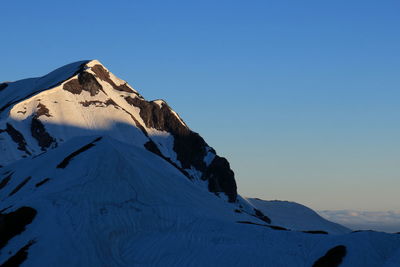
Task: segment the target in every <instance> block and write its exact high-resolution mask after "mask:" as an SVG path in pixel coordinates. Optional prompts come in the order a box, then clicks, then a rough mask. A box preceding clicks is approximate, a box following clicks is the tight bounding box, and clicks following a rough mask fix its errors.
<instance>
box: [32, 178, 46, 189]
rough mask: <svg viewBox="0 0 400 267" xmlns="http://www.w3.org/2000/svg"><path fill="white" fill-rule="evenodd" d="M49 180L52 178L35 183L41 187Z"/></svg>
mask: <svg viewBox="0 0 400 267" xmlns="http://www.w3.org/2000/svg"><path fill="white" fill-rule="evenodd" d="M48 181H50V178H45V179H43V180H42V181H40V182H38V183H37V184H35V187H40V186H42V185H44V184H45V183H47V182H48Z"/></svg>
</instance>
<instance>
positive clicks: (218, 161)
mask: <svg viewBox="0 0 400 267" xmlns="http://www.w3.org/2000/svg"><path fill="white" fill-rule="evenodd" d="M125 100H126V101H127V102H128V103H129V104H131V105H133V106H135V107H138V108H140V117H141V118H142V120H143V121H144V123H145V125H146V127H147V128H154V129H157V130H159V131H165V132H169V133H171V134H172V135H173V137H174V151H175V152H176V155H177V159H178V160H179V162H180V163H181V164H182V168H183V169H190V168H191V167H192V166H193V167H194V168H196V169H197V170H199V171H201V172H203V177H202V178H203V179H204V180H208V183H209V185H208V188H209V190H210V192H214V193H219V192H223V193H225V194H226V195H227V196H228V198H229V201H230V202H234V201H236V196H237V187H236V182H235V175H234V172H233V171H232V170H231V168H230V165H229V162H228V161H227V160H226V159H225V158H221V157H218V156H215V158H214V160H213V161H212V162H211V164H210V166H207V165H206V163H205V162H204V158H205V156H206V154H207V152H208V151H207V147H208V145H207V143H206V142H205V141H204V139H203V138H202V137H201V136H200V135H199V134H198V133H195V132H193V131H191V130H190V129H189V128H188V127H187V126H186V125H185V124H184V123H183V122H182V121H181V120H180V118H178V117H177V115H176V114H175V113H174V112H173V111H172V109H171V108H170V107H169V106H168V105H167V104H166V103H162V104H161V106H160V104H157V103H155V102H149V101H146V100H144V99H142V98H138V97H135V98H132V97H130V96H128V97H126V98H125ZM153 152H154V151H153Z"/></svg>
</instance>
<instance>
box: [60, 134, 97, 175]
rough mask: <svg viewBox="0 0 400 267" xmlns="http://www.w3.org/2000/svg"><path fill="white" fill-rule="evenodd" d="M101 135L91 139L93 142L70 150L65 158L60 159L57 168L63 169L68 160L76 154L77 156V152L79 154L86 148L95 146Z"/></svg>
mask: <svg viewBox="0 0 400 267" xmlns="http://www.w3.org/2000/svg"><path fill="white" fill-rule="evenodd" d="M100 140H101V137H98V138H96V139H95V140H93V142H91V143H89V144H87V145H84V146H83V147H81V148H79V149H78V150H76V151H74V152H72V153H71V154H69V155H68V156H67V157H66V158H65V159H63V161H61V162H60V163H59V164H58V165H57V168H58V169H65V168H66V167H67V166H68V164H69V162H70V161H71V160H72V159H73V158H74V157H76V156H78V155H79V154H81V153H82V152H85V151H86V150H88V149H90V148H92V147H94V146H95V143H96V142H98V141H100Z"/></svg>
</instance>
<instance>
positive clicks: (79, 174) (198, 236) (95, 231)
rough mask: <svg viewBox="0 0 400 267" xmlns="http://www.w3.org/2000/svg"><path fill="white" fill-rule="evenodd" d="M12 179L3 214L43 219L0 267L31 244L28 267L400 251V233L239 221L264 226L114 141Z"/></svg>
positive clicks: (348, 262) (246, 261)
mask: <svg viewBox="0 0 400 267" xmlns="http://www.w3.org/2000/svg"><path fill="white" fill-rule="evenodd" d="M95 140H97V141H95ZM88 144H93V146H92V147H90V148H88V149H87V150H85V151H82V152H81V153H79V154H75V155H74V156H73V157H68V156H69V155H71V154H73V152H74V151H78V150H79V149H80V148H82V147H85V146H87V145H88ZM68 158H69V161H66V160H65V159H68ZM66 162H68V163H67V164H66V165H65V163H66ZM63 163H64V164H63ZM44 166H45V167H44ZM9 173H12V178H11V180H10V181H9V182H8V183H7V185H6V186H5V187H4V188H3V189H2V190H1V191H0V198H1V199H2V202H1V205H2V207H1V208H3V207H9V208H8V209H6V210H5V211H3V213H10V212H12V211H15V210H17V209H18V208H20V207H23V206H25V207H31V208H33V209H35V210H36V211H37V215H36V217H35V218H34V219H33V221H32V223H31V224H29V225H27V226H26V230H25V231H23V232H22V234H20V235H17V236H15V237H14V238H12V239H11V240H10V241H9V242H8V243H7V245H6V246H5V247H4V248H2V250H1V254H0V262H5V261H6V260H7V259H8V258H9V257H10V255H14V254H16V253H17V251H18V250H20V249H21V248H22V247H23V246H25V245H26V244H28V243H29V242H30V241H31V240H33V241H34V243H33V245H31V246H30V248H29V251H28V258H27V259H26V260H25V261H24V266H204V265H207V266H311V265H312V264H313V263H314V262H315V261H316V260H317V259H318V258H320V257H321V256H323V255H324V254H325V253H326V252H327V251H328V250H329V249H331V248H333V247H335V246H338V245H344V246H346V248H347V251H348V255H347V256H346V257H345V258H344V262H343V266H381V265H383V264H384V263H385V262H386V260H387V259H390V257H396V255H397V254H396V253H398V252H397V249H398V247H399V246H400V237H399V236H398V235H387V234H383V233H368V232H365V233H354V234H347V235H315V234H307V233H301V232H293V231H281V230H273V229H270V228H268V227H265V226H261V225H256V224H242V223H238V222H239V221H249V222H253V223H259V221H258V219H256V218H255V217H253V216H250V215H247V214H245V213H237V212H235V211H234V209H235V205H234V204H232V203H229V202H226V201H222V200H221V199H219V198H216V197H214V196H213V195H212V194H209V192H208V191H207V190H206V189H202V188H201V187H198V186H196V185H195V184H193V183H192V182H191V181H190V180H189V179H187V177H185V176H184V175H183V174H182V173H181V172H179V171H178V170H177V169H176V168H173V167H172V166H171V165H170V164H169V163H168V162H166V161H164V160H163V159H161V158H159V157H158V156H156V155H154V154H153V153H151V152H149V151H147V150H146V149H143V148H141V147H138V146H127V145H126V144H124V143H121V142H119V141H117V140H115V139H112V138H110V137H103V138H102V139H101V140H98V138H93V136H91V137H85V138H78V139H76V138H75V139H71V140H70V141H68V142H66V143H65V144H63V145H61V146H59V147H58V148H56V149H53V150H51V151H48V152H47V153H44V154H43V155H41V156H39V157H36V158H34V159H23V160H20V161H18V162H15V163H13V164H11V165H9V166H7V167H5V168H3V170H2V176H3V177H4V176H6V175H8V174H9ZM3 177H2V178H3ZM26 177H31V178H30V180H29V181H28V182H27V183H26V184H25V185H23V186H22V187H21V188H20V189H19V190H18V191H17V192H16V193H14V194H12V195H11V196H10V193H11V192H13V191H14V190H15V188H17V187H18V185H19V184H20V183H21V181H22V180H24V179H25V178H26ZM46 178H49V180H47V182H45V183H43V184H41V185H40V186H36V185H37V184H39V183H40V182H42V181H44V179H46Z"/></svg>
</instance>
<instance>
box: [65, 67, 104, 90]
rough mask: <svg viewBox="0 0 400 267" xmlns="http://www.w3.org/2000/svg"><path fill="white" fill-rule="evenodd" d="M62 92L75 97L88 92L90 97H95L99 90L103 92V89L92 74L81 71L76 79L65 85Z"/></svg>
mask: <svg viewBox="0 0 400 267" xmlns="http://www.w3.org/2000/svg"><path fill="white" fill-rule="evenodd" d="M64 90H66V91H68V92H71V93H73V94H77V95H79V94H81V93H82V91H88V92H89V93H90V95H91V96H95V95H97V94H98V93H99V91H100V90H103V87H102V86H101V85H100V84H99V82H98V81H97V80H96V78H95V77H94V76H93V75H92V74H90V73H88V72H86V71H83V72H81V73H79V75H78V79H73V80H71V81H69V82H67V83H65V84H64Z"/></svg>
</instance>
